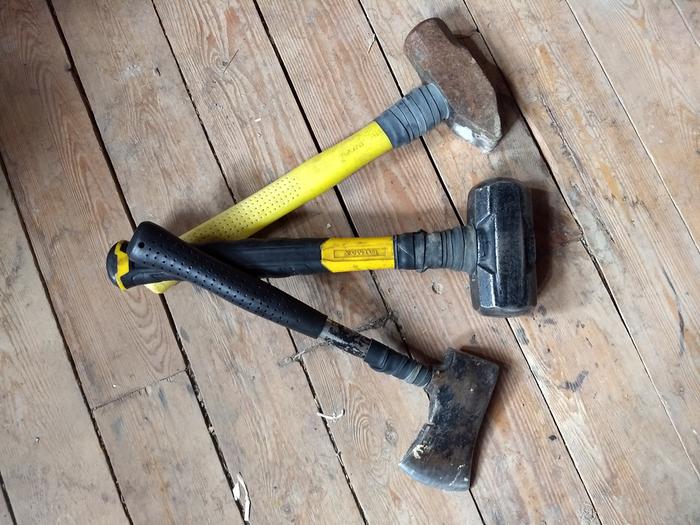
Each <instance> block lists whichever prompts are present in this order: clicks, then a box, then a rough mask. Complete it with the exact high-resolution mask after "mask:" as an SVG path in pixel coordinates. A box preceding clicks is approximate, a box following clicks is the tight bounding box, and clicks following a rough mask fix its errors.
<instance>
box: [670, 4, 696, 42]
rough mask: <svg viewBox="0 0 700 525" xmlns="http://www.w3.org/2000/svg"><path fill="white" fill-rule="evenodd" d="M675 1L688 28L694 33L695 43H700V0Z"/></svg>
mask: <svg viewBox="0 0 700 525" xmlns="http://www.w3.org/2000/svg"><path fill="white" fill-rule="evenodd" d="M673 3H674V4H675V5H676V7H677V9H678V11H679V12H680V14H681V16H682V17H683V21H684V22H685V25H686V26H687V27H688V30H689V31H690V32H691V33H692V35H693V39H694V40H695V43H696V44H698V35H700V2H698V1H697V0H673Z"/></svg>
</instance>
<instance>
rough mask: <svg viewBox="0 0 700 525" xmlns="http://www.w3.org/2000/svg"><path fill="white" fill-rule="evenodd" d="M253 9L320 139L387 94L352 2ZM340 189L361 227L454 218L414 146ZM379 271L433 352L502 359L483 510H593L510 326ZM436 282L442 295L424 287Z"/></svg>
mask: <svg viewBox="0 0 700 525" xmlns="http://www.w3.org/2000/svg"><path fill="white" fill-rule="evenodd" d="M260 7H261V10H262V13H263V16H264V17H265V21H266V23H267V25H268V27H269V30H270V33H271V35H272V38H273V40H274V42H275V44H276V45H277V48H278V50H279V52H280V54H281V56H282V59H283V61H284V63H285V65H286V67H287V70H288V72H289V75H290V78H291V81H292V83H293V85H294V87H295V88H296V91H297V94H298V96H299V98H300V101H301V104H302V107H303V108H304V110H305V113H306V116H307V117H308V119H309V121H310V123H311V126H312V129H313V130H314V132H315V134H316V137H317V139H318V140H319V142H320V144H321V145H322V146H324V147H325V146H328V145H330V144H332V143H333V142H335V141H337V140H338V139H340V138H342V136H343V135H344V134H346V133H348V132H350V131H352V130H353V128H356V127H359V126H360V125H362V124H364V123H366V122H367V121H369V120H370V119H371V118H373V117H374V116H376V114H378V113H379V112H380V111H381V110H382V109H384V108H385V107H386V106H388V105H389V104H390V103H391V102H393V101H394V100H395V97H396V96H397V90H396V88H395V86H394V84H393V81H392V79H391V77H390V74H389V71H388V69H387V68H386V65H385V63H384V62H383V59H382V56H381V51H380V50H379V48H378V46H373V45H372V41H373V35H372V34H371V30H370V28H369V26H368V25H367V22H366V19H365V17H364V15H363V13H362V10H361V9H360V7H359V6H355V7H353V6H351V5H350V4H347V3H342V2H327V3H324V4H323V5H319V4H316V3H313V2H305V3H304V2H302V3H301V4H299V5H298V6H297V10H296V11H295V12H294V13H290V12H289V10H287V9H285V6H284V4H283V3H281V2H261V3H260ZM341 193H342V195H343V197H344V200H345V202H346V205H347V207H348V209H349V211H350V214H351V216H352V219H353V221H354V224H355V225H356V227H357V228H358V230H359V232H360V233H361V234H363V235H370V234H386V233H388V232H399V231H415V230H418V229H421V228H424V229H427V230H430V229H443V228H445V227H447V226H449V225H453V224H455V223H456V218H455V216H454V214H453V212H452V210H451V208H450V204H449V201H448V199H447V196H446V195H445V193H444V192H443V190H442V187H441V185H440V182H439V180H438V178H437V177H436V175H435V172H434V170H433V169H432V167H431V165H430V162H429V161H428V158H427V156H426V155H425V154H424V153H423V151H422V148H421V145H420V144H419V143H418V144H413V145H411V146H409V147H407V148H404V149H402V150H400V151H396V152H392V153H391V154H390V155H388V156H386V157H384V158H382V159H379V160H377V161H375V162H374V163H372V164H371V165H370V166H369V167H367V168H365V169H364V170H363V172H362V173H361V174H358V175H356V176H354V177H353V178H351V179H349V180H348V181H346V182H344V183H343V184H341ZM376 277H377V280H378V282H379V284H380V286H381V288H382V290H383V292H384V295H385V298H386V299H387V304H388V306H389V307H390V308H391V309H392V311H394V312H395V314H396V315H397V317H398V322H399V324H400V325H401V327H402V328H403V333H404V335H405V337H406V339H407V340H408V342H409V344H410V345H411V346H413V347H415V348H417V349H419V351H423V352H427V353H430V354H432V355H433V356H437V355H439V354H441V353H442V352H444V350H445V348H446V347H448V346H456V347H459V348H465V347H466V348H469V347H471V348H472V349H477V351H480V352H481V353H483V354H484V355H487V356H489V357H492V358H495V359H497V360H499V361H500V362H502V363H504V373H503V375H502V378H501V383H500V389H499V391H498V393H497V396H496V397H495V399H494V402H493V404H492V407H491V411H490V413H489V419H488V421H487V425H486V428H485V432H484V436H483V438H484V439H483V443H482V449H481V451H480V454H479V463H478V466H477V480H476V484H475V486H474V488H473V494H474V497H475V500H476V503H477V505H478V506H479V509H480V511H481V513H482V515H484V516H488V517H489V519H499V520H502V521H528V520H529V521H535V520H540V519H545V520H550V519H551V520H553V521H561V520H567V519H577V518H578V517H579V516H588V517H591V513H592V510H591V504H590V501H589V500H588V497H587V496H586V494H585V491H584V489H583V486H582V485H581V482H580V480H579V478H578V475H577V473H576V471H575V469H574V467H573V465H572V463H571V460H570V458H569V457H568V455H567V452H566V450H565V448H564V446H563V444H562V442H561V440H560V439H557V440H554V441H552V440H550V439H549V438H548V436H550V435H553V434H556V433H557V431H556V427H555V425H554V422H553V421H552V420H551V417H550V416H549V413H548V410H547V408H546V405H545V404H544V402H543V400H542V398H541V396H540V393H539V392H538V390H537V386H536V384H535V382H534V380H533V378H532V376H531V374H530V371H529V368H528V366H527V363H526V362H525V360H524V359H523V358H522V355H521V354H520V350H519V348H518V344H517V342H516V341H515V339H514V337H513V334H512V332H511V330H510V328H509V327H508V325H507V323H506V322H505V321H502V320H492V319H486V318H483V317H479V316H478V315H477V314H476V313H475V312H474V311H473V310H472V309H471V306H470V304H469V300H468V297H467V294H466V293H465V289H464V288H465V285H466V281H467V279H466V276H462V275H456V274H449V273H443V274H439V275H438V274H435V273H432V274H431V273H426V274H423V275H417V274H413V273H402V272H377V274H376ZM436 279H437V280H439V282H440V283H441V284H442V285H443V293H442V294H436V293H434V292H433V291H432V284H433V281H434V280H436ZM496 494H497V495H498V496H497V497H496V496H495V495H496ZM593 519H594V518H593Z"/></svg>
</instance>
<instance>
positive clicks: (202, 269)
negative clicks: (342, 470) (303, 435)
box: [126, 222, 498, 491]
mask: <svg viewBox="0 0 700 525" xmlns="http://www.w3.org/2000/svg"><path fill="white" fill-rule="evenodd" d="M126 253H127V255H128V257H129V259H131V260H132V261H134V262H136V263H139V264H143V265H147V266H150V267H153V268H157V269H158V270H160V271H162V272H164V273H166V274H167V275H170V276H172V277H173V278H177V279H178V280H182V281H189V282H191V283H193V284H196V285H198V286H201V287H203V288H205V289H206V290H209V291H210V292H212V293H214V294H216V295H218V296H219V297H222V298H223V299H225V300H226V301H228V302H230V303H233V304H234V305H236V306H239V307H240V308H243V309H244V310H247V311H248V312H251V313H253V314H255V315H258V316H260V317H263V318H265V319H268V320H270V321H273V322H275V323H277V324H279V325H282V326H284V327H286V328H289V329H291V330H295V331H297V332H300V333H302V334H304V335H307V336H309V337H312V338H315V339H319V340H321V341H325V342H327V343H329V344H331V345H333V346H335V347H337V348H339V349H341V350H343V351H344V352H347V353H349V354H350V355H353V356H355V357H359V358H361V359H363V360H364V361H365V363H367V364H368V365H369V366H370V367H371V368H372V369H373V370H376V371H377V372H383V373H386V374H390V375H392V376H394V377H396V378H398V379H401V380H403V381H406V382H407V383H409V384H412V385H416V386H419V387H423V388H424V389H425V392H426V393H427V394H428V398H429V413H428V422H427V423H426V424H425V425H423V427H422V429H421V430H420V432H419V433H418V436H417V437H416V439H415V440H414V442H413V444H412V445H411V446H410V448H409V449H408V451H407V452H406V454H405V455H404V457H403V459H402V460H401V462H400V467H401V468H402V469H403V470H404V471H405V472H406V473H407V474H409V475H410V476H411V477H413V478H414V479H416V480H417V481H420V482H422V483H425V484H426V485H430V486H434V487H437V488H440V489H442V490H447V491H459V490H467V489H469V487H470V484H471V463H472V456H473V452H474V448H475V446H476V441H477V437H478V433H479V428H480V427H481V423H482V420H483V418H484V414H485V412H486V408H487V407H488V404H489V401H490V399H491V395H492V394H493V389H494V387H495V384H496V380H497V377H498V365H497V364H496V363H493V362H491V361H488V360H486V359H483V358H480V357H476V356H473V355H469V354H466V353H463V352H457V351H454V350H450V351H449V352H447V354H446V355H445V357H444V359H443V361H442V363H441V364H439V365H437V366H428V365H426V364H422V363H420V362H418V361H416V360H414V359H413V358H411V357H409V356H407V355H404V354H401V353H399V352H397V351H396V350H393V349H392V348H390V347H388V346H387V345H385V344H383V343H381V342H379V341H377V340H375V339H371V338H369V337H367V336H364V335H362V334H360V333H358V332H356V331H354V330H351V329H350V328H347V327H345V326H342V325H340V324H338V323H336V322H335V321H332V320H330V319H328V317H327V316H326V315H324V314H322V313H321V312H319V311H317V310H315V309H314V308H312V307H311V306H309V305H307V304H305V303H303V302H302V301H300V300H298V299H296V298H294V297H292V296H291V295H289V294H287V293H285V292H283V291H282V290H279V289H278V288H275V287H274V286H272V285H271V284H269V283H267V282H265V281H262V280H260V279H258V278H256V277H253V276H251V275H248V274H246V273H244V272H243V271H241V270H239V269H237V268H236V267H234V266H230V265H227V264H225V263H223V262H221V261H219V260H218V259H216V258H214V257H212V256H210V255H208V254H206V253H205V252H203V251H201V250H199V249H197V248H196V247H195V246H193V245H190V244H188V243H186V242H184V241H182V240H181V239H179V238H178V237H176V236H175V235H173V234H171V233H169V232H168V231H166V230H165V229H163V228H161V227H160V226H158V225H156V224H153V223H150V222H143V223H141V224H140V225H139V226H138V228H137V229H136V231H135V232H134V235H133V237H132V238H131V241H129V244H128V248H127V250H126Z"/></svg>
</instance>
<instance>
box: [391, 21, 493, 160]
mask: <svg viewBox="0 0 700 525" xmlns="http://www.w3.org/2000/svg"><path fill="white" fill-rule="evenodd" d="M404 53H405V54H406V56H407V57H408V59H409V60H410V62H411V64H413V67H414V68H416V71H417V72H418V75H419V76H420V78H421V80H422V81H423V82H425V83H426V84H430V83H432V84H435V85H436V86H437V87H438V88H439V89H440V91H441V92H442V94H443V95H444V96H445V98H446V99H447V102H448V104H449V107H450V114H449V117H448V118H447V120H446V121H447V124H448V125H449V126H450V128H452V131H454V132H455V133H456V134H457V135H459V136H460V137H461V138H463V139H464V140H466V141H468V142H470V143H472V144H474V145H475V146H476V147H477V148H479V149H481V150H482V151H484V152H487V153H488V152H489V151H491V150H492V149H493V148H494V147H496V144H497V143H498V141H499V140H500V138H501V119H500V117H499V116H498V103H497V100H496V93H495V91H494V89H493V86H491V83H490V82H489V81H488V79H487V78H486V76H485V75H484V72H483V71H482V69H481V67H480V66H479V64H477V62H476V60H475V59H474V57H473V56H472V55H471V53H470V52H469V50H468V49H467V48H466V47H464V46H462V45H461V44H459V43H458V42H457V41H456V40H455V38H454V36H453V35H452V33H451V32H450V30H449V29H448V28H447V26H446V25H445V23H444V22H443V21H442V20H440V19H439V18H429V19H428V20H424V21H423V22H421V23H420V24H418V25H417V26H416V27H414V28H413V29H412V30H411V32H410V33H409V34H408V36H407V37H406V41H405V42H404Z"/></svg>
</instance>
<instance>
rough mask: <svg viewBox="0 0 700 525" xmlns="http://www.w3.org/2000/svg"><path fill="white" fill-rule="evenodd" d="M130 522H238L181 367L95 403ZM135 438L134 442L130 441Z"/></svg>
mask: <svg viewBox="0 0 700 525" xmlns="http://www.w3.org/2000/svg"><path fill="white" fill-rule="evenodd" d="M95 419H96V420H97V422H98V424H99V425H100V428H102V429H103V431H102V437H103V439H104V443H105V447H106V448H107V452H108V453H109V455H110V456H114V457H119V458H122V460H121V461H119V462H116V463H115V465H114V471H115V474H116V475H117V479H119V480H120V485H119V486H120V487H121V491H122V495H123V496H124V500H125V502H126V505H127V507H128V508H129V513H130V515H131V517H132V519H133V520H134V522H135V523H242V520H241V516H240V513H239V511H238V509H237V508H236V503H235V501H234V499H233V494H231V490H230V489H229V486H228V483H227V481H226V477H225V475H224V471H223V470H222V468H221V465H220V464H219V462H218V461H217V459H216V451H215V450H214V446H213V444H212V441H211V439H210V438H209V435H208V434H207V427H206V425H204V420H203V419H202V416H201V414H200V412H199V407H198V406H197V399H196V397H195V394H194V391H193V390H192V385H191V383H190V380H189V378H188V377H187V375H186V374H185V373H184V372H181V373H179V374H176V375H174V376H172V377H169V378H167V379H164V380H162V381H160V382H158V383H156V384H154V385H150V386H147V387H146V388H145V389H144V390H141V391H138V392H134V393H132V394H129V395H127V396H125V397H123V398H121V399H118V400H116V401H114V402H112V403H110V404H109V405H106V406H104V407H100V408H98V409H96V410H95ZM135 443H138V444H140V446H139V447H134V444H135Z"/></svg>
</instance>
